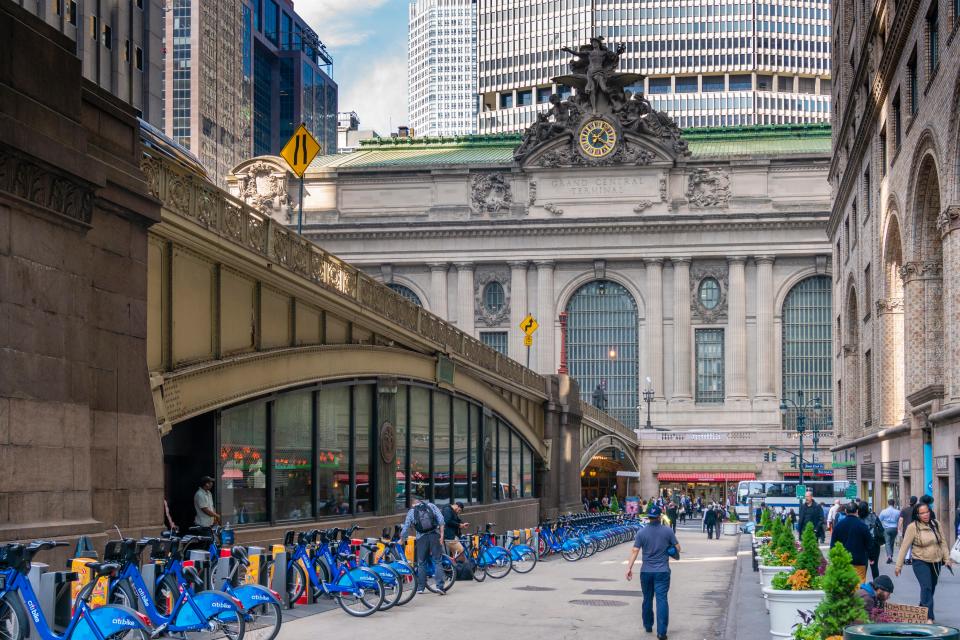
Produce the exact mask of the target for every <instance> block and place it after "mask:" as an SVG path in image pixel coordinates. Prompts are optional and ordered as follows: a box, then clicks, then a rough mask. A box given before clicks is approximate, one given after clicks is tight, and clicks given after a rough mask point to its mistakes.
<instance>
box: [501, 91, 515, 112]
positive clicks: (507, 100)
mask: <svg viewBox="0 0 960 640" xmlns="http://www.w3.org/2000/svg"><path fill="white" fill-rule="evenodd" d="M512 107H513V94H512V93H501V94H500V108H501V109H510V108H512Z"/></svg>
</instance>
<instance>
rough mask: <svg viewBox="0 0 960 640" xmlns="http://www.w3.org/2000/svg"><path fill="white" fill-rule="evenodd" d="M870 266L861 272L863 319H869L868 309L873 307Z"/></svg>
mask: <svg viewBox="0 0 960 640" xmlns="http://www.w3.org/2000/svg"><path fill="white" fill-rule="evenodd" d="M870 284H871V283H870V265H867V266H866V268H865V269H864V270H863V302H864V304H863V317H864V319H866V318H869V317H870V307H872V306H873V295H872V292H871V286H870Z"/></svg>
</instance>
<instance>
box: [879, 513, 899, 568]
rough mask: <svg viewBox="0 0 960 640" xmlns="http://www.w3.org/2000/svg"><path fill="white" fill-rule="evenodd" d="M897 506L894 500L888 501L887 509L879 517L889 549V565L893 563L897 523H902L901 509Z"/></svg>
mask: <svg viewBox="0 0 960 640" xmlns="http://www.w3.org/2000/svg"><path fill="white" fill-rule="evenodd" d="M895 504H896V502H894V500H893V498H891V499H890V500H887V508H886V509H884V510H883V511H881V512H880V516H879V518H880V524H882V525H883V537H884V542H885V543H886V547H887V564H891V563H893V543H894V542H895V541H896V539H897V523H898V522H899V521H900V509H897V508H896V507H895V506H894V505H895Z"/></svg>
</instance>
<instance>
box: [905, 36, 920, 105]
mask: <svg viewBox="0 0 960 640" xmlns="http://www.w3.org/2000/svg"><path fill="white" fill-rule="evenodd" d="M907 82H909V83H910V84H909V85H908V88H909V90H910V92H909V94H908V95H907V97H908V98H909V99H910V104H909V105H908V106H909V107H910V115H911V116H915V115H917V108H918V107H919V102H920V99H919V84H920V79H919V78H918V77H917V52H916V50H914V52H913V55H912V56H910V60H909V61H908V62H907Z"/></svg>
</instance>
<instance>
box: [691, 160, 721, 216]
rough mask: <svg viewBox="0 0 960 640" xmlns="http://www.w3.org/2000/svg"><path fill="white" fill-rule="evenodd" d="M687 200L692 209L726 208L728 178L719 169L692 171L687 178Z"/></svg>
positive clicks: (697, 169)
mask: <svg viewBox="0 0 960 640" xmlns="http://www.w3.org/2000/svg"><path fill="white" fill-rule="evenodd" d="M687 200H688V201H689V202H690V206H692V207H701V208H706V207H726V206H727V204H728V202H729V201H730V178H729V177H728V176H727V174H726V172H724V171H721V170H719V169H704V168H702V167H699V168H696V169H693V170H692V171H691V172H690V175H689V176H688V177H687Z"/></svg>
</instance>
